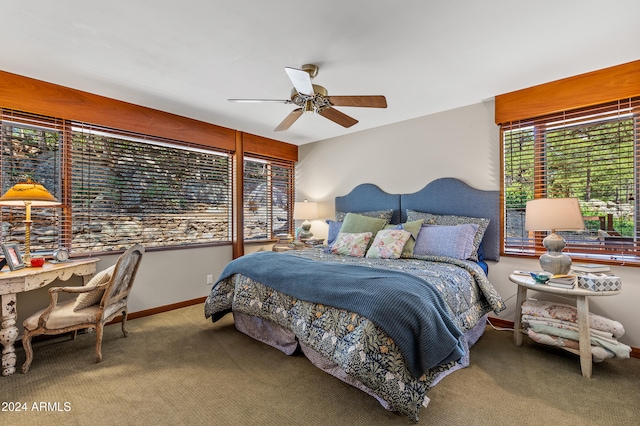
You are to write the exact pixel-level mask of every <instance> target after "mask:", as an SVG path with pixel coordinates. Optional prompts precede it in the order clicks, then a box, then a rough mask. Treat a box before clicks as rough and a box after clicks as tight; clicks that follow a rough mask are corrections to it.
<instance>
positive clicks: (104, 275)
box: [73, 265, 115, 311]
mask: <svg viewBox="0 0 640 426" xmlns="http://www.w3.org/2000/svg"><path fill="white" fill-rule="evenodd" d="M114 269H115V265H113V266H110V267H108V268H107V269H104V270H102V271H100V272H98V273H97V274H95V275H94V276H93V278H91V280H90V281H89V282H88V283H87V284H86V285H85V287H96V289H95V290H92V291H88V292H86V293H80V294H79V295H78V297H76V301H75V306H74V308H73V310H74V311H79V310H81V309H84V308H86V307H88V306H91V305H96V304H98V303H100V300H101V299H102V295H103V294H104V287H105V285H106V284H107V283H108V282H109V280H110V279H111V275H113V270H114Z"/></svg>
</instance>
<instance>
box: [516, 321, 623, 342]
mask: <svg viewBox="0 0 640 426" xmlns="http://www.w3.org/2000/svg"><path fill="white" fill-rule="evenodd" d="M522 322H524V323H527V324H541V325H548V326H551V327H558V328H564V329H567V330H573V331H579V330H578V324H576V323H574V322H569V321H563V320H558V319H555V318H540V317H534V316H531V315H523V316H522ZM589 332H590V333H591V334H595V335H596V336H598V337H600V338H603V339H615V338H614V337H613V334H611V333H609V332H608V331H602V330H596V329H595V328H590V329H589Z"/></svg>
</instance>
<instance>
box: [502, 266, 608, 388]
mask: <svg viewBox="0 0 640 426" xmlns="http://www.w3.org/2000/svg"><path fill="white" fill-rule="evenodd" d="M509 280H510V281H511V282H513V283H514V284H517V285H518V295H517V298H516V318H515V324H514V327H513V340H514V343H515V344H516V346H520V345H522V335H523V333H525V332H524V330H522V303H523V302H524V301H525V300H527V289H530V290H535V291H539V292H542V293H553V294H559V295H562V296H570V297H574V298H575V299H576V310H577V312H578V334H579V345H580V351H579V352H576V351H575V350H573V349H569V348H561V349H565V350H567V351H569V352H573V353H577V354H578V355H580V368H581V370H582V375H583V376H584V377H587V378H590V377H591V372H592V362H591V361H592V359H591V337H590V336H591V333H590V331H589V297H597V296H613V295H616V294H620V290H617V291H591V290H583V289H581V288H572V289H567V288H558V287H552V286H548V285H546V284H537V283H536V282H535V281H534V280H533V278H531V277H527V276H524V275H516V274H511V275H509Z"/></svg>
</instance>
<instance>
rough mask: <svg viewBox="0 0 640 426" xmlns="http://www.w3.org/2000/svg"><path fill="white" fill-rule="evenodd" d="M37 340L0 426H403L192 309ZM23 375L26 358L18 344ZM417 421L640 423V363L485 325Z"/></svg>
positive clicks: (12, 382)
mask: <svg viewBox="0 0 640 426" xmlns="http://www.w3.org/2000/svg"><path fill="white" fill-rule="evenodd" d="M128 325H129V327H128V328H129V332H130V334H129V337H127V338H123V337H122V333H121V331H120V325H119V324H116V325H111V326H108V327H106V329H105V334H104V339H103V346H102V353H103V362H102V363H100V364H96V363H95V362H94V361H95V352H94V345H95V335H94V334H93V333H86V334H79V335H78V337H77V338H76V340H75V341H71V340H70V338H69V336H62V337H57V338H54V339H48V340H41V341H37V342H35V343H34V353H35V358H34V362H33V364H32V366H31V371H30V372H29V373H28V374H26V375H25V374H22V373H19V372H17V373H16V374H14V375H12V376H9V377H0V394H1V398H0V400H1V401H0V402H2V407H1V411H0V424H3V425H5V424H6V425H30V426H37V425H50V424H64V425H114V424H118V425H182V424H185V425H249V424H251V425H326V424H333V425H407V424H412V423H411V422H410V421H409V420H408V419H407V418H406V417H404V416H402V415H399V414H398V413H394V412H388V411H386V410H384V409H383V408H382V407H381V406H380V405H379V404H378V402H377V401H376V400H375V399H373V398H372V397H370V396H368V395H366V394H365V393H363V392H361V391H359V390H357V389H355V388H353V387H351V386H349V385H346V384H344V383H342V382H341V381H339V380H337V379H335V378H333V377H332V376H330V375H328V374H326V373H324V372H322V371H320V370H318V369H317V368H315V367H314V366H313V365H312V364H311V363H310V362H309V361H308V360H307V359H306V358H305V357H304V356H303V355H301V354H298V353H296V354H294V355H293V356H286V355H284V354H282V353H281V352H279V351H277V350H275V349H273V348H271V347H269V346H266V345H264V344H262V343H259V342H256V341H254V340H252V339H250V338H249V337H247V336H245V335H243V334H241V333H240V332H238V331H236V329H235V328H234V325H233V316H232V315H227V316H226V317H224V318H223V319H222V320H220V321H219V322H217V323H215V324H213V323H211V321H209V320H206V319H205V318H204V315H203V306H202V305H194V306H190V307H187V308H182V309H176V310H174V311H170V312H165V313H162V314H158V315H153V316H149V317H144V318H139V319H136V320H132V321H129V322H128ZM17 355H18V371H19V367H20V366H21V365H22V362H24V351H23V350H22V348H21V347H18V348H17ZM429 397H430V398H431V403H430V404H429V406H428V407H426V408H423V409H422V411H421V413H420V420H419V422H418V423H417V424H418V425H465V426H470V425H541V424H555V425H635V424H638V422H639V421H640V402H639V401H640V359H635V358H632V359H625V360H607V361H605V362H603V363H599V364H594V368H593V377H592V378H591V379H585V378H583V377H582V376H581V374H580V362H579V358H578V356H576V355H573V354H570V353H567V352H564V351H561V350H558V349H554V348H549V347H545V346H542V345H538V344H536V343H533V342H531V341H530V340H528V339H527V338H525V343H524V345H523V346H521V347H516V346H514V344H513V333H512V332H510V331H497V330H494V329H493V328H491V327H489V326H487V328H486V331H485V334H484V335H483V336H482V337H481V338H480V340H479V341H478V343H477V344H476V345H475V346H474V347H473V348H472V350H471V365H470V366H469V367H468V368H465V369H463V370H460V371H457V372H455V373H453V374H452V375H450V376H448V377H446V378H445V379H443V380H442V381H441V382H440V383H439V384H438V385H436V386H435V387H434V388H433V389H432V390H431V391H430V392H429Z"/></svg>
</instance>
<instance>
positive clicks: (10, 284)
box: [0, 258, 100, 376]
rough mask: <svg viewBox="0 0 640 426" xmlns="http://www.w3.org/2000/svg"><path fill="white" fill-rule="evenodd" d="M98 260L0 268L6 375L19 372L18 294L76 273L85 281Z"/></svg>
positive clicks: (1, 335) (1, 339)
mask: <svg viewBox="0 0 640 426" xmlns="http://www.w3.org/2000/svg"><path fill="white" fill-rule="evenodd" d="M99 260H100V259H98V258H88V259H78V260H72V261H70V262H65V263H56V264H53V263H45V264H44V266H42V267H40V268H24V269H19V270H17V271H9V270H6V271H0V298H1V302H2V305H1V306H2V311H0V319H1V320H2V322H1V325H2V328H1V329H0V343H2V346H3V349H2V375H3V376H10V375H12V374H13V373H15V371H16V349H15V347H14V346H13V344H14V343H15V341H16V339H17V338H18V327H16V319H17V318H18V307H17V298H16V295H17V294H18V293H22V292H25V291H29V290H35V289H37V288H40V287H44V286H46V285H47V284H49V283H51V282H53V281H55V280H57V279H59V280H62V281H67V280H68V279H69V278H71V277H72V276H73V275H78V276H82V277H83V280H84V283H85V284H86V283H87V282H88V281H89V279H91V277H92V276H93V275H94V274H95V273H96V263H97V262H98V261H99Z"/></svg>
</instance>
